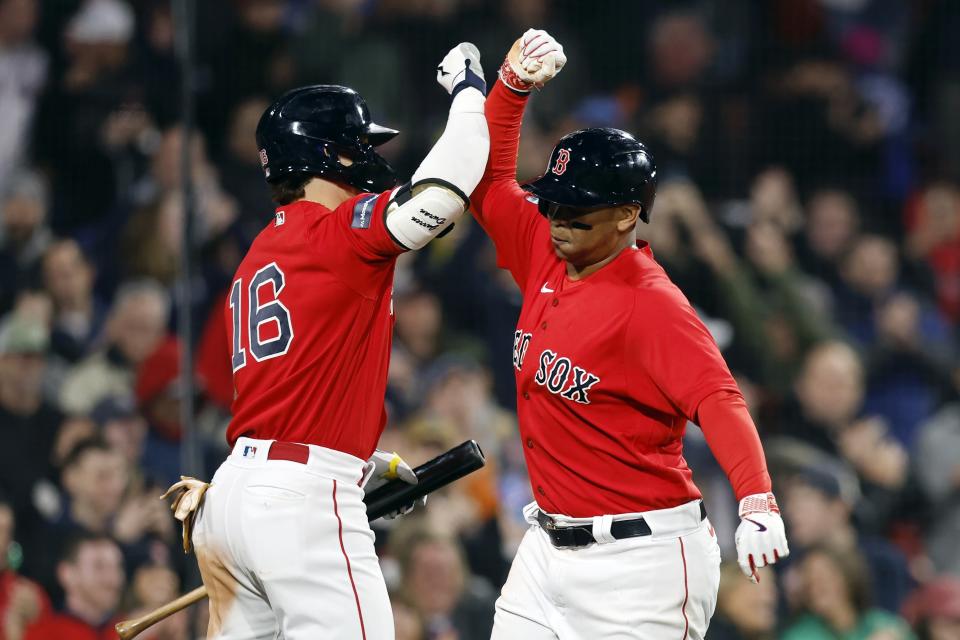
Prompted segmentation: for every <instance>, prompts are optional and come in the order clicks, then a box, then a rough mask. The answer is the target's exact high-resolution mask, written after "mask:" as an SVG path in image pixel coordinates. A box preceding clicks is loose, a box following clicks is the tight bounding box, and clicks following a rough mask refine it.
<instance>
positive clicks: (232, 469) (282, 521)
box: [178, 43, 489, 640]
mask: <svg viewBox="0 0 960 640" xmlns="http://www.w3.org/2000/svg"><path fill="white" fill-rule="evenodd" d="M437 81H438V82H439V83H440V84H441V85H442V86H443V87H444V88H445V89H446V90H447V91H448V92H450V94H451V96H452V104H451V107H450V114H449V118H448V120H447V125H446V129H445V131H444V133H443V135H442V136H441V137H440V139H439V140H438V141H437V143H436V145H435V146H434V147H433V149H432V150H431V151H430V153H429V154H428V155H427V157H426V158H425V159H424V160H423V163H422V164H421V165H420V167H419V168H418V169H417V171H416V172H415V173H414V175H413V178H412V181H411V182H410V183H408V184H406V185H404V186H402V187H399V188H393V185H394V183H395V180H394V177H393V171H392V169H391V168H390V166H389V165H388V164H387V163H386V161H385V160H383V158H381V157H380V156H379V155H377V153H376V151H375V150H374V147H376V146H377V145H379V144H381V143H383V142H386V141H387V140H389V139H390V138H392V137H393V136H395V135H396V134H397V131H394V130H392V129H387V128H385V127H381V126H380V125H377V124H374V123H373V122H372V121H371V119H370V114H369V111H368V109H367V106H366V104H365V102H364V101H363V99H362V98H361V97H360V96H359V95H358V94H357V93H356V92H354V91H353V90H351V89H347V88H346V87H339V86H329V85H321V86H312V87H303V88H300V89H296V90H294V91H291V92H289V93H287V94H286V95H284V96H283V97H281V98H280V99H279V100H277V102H275V103H274V104H273V105H272V106H271V107H270V108H269V109H268V110H267V111H266V112H265V113H264V115H263V117H262V118H261V120H260V123H259V125H258V127H257V144H258V147H259V149H260V160H261V163H262V164H263V167H264V171H265V173H266V179H267V181H268V182H269V183H270V185H271V188H272V191H273V197H274V200H275V201H276V202H277V203H278V205H279V207H278V208H277V210H276V212H275V214H274V216H273V218H272V220H271V221H270V223H269V224H268V225H267V227H266V228H265V229H264V230H263V231H262V232H261V233H260V235H259V236H258V237H257V238H256V240H255V241H254V242H253V245H252V246H251V248H250V250H249V252H248V253H247V255H246V257H245V258H244V259H243V262H242V263H241V264H240V266H239V268H238V269H237V273H236V275H235V277H234V281H233V286H232V288H231V290H230V295H229V299H228V304H227V306H226V309H225V321H226V323H227V327H228V334H229V337H230V340H231V345H232V355H231V357H232V363H233V373H234V387H235V398H234V402H233V419H232V420H231V422H230V426H229V428H228V432H227V438H228V440H229V442H230V444H231V445H232V446H233V451H232V453H231V454H230V456H229V457H228V458H227V460H226V461H225V462H224V463H223V464H222V465H221V466H220V468H219V469H218V470H217V472H216V475H215V476H214V478H213V481H212V482H211V484H210V487H209V490H207V491H206V495H205V497H204V500H203V503H202V506H201V507H200V509H199V511H198V513H197V515H196V521H195V522H194V530H193V535H192V539H193V545H194V548H195V549H196V553H197V559H198V562H199V564H200V568H201V573H202V575H203V581H204V584H205V585H206V587H207V591H208V593H209V596H210V612H211V616H210V626H209V629H208V635H207V637H208V638H217V639H222V640H248V639H249V640H253V639H263V640H266V639H268V638H269V639H273V638H276V637H283V638H285V639H286V640H317V639H320V638H323V639H325V640H329V639H344V640H346V639H349V640H358V639H370V640H381V639H384V638H393V637H394V631H393V617H392V614H391V609H390V602H389V600H388V598H387V590H386V587H385V585H384V582H383V576H382V574H381V572H380V567H379V564H378V562H377V556H376V555H375V553H374V547H373V539H374V536H373V533H372V532H371V531H370V527H369V525H368V522H367V516H366V508H365V506H364V504H363V493H364V487H365V488H366V489H367V490H370V489H371V488H373V486H374V485H375V484H378V483H379V484H382V482H384V481H386V479H387V478H391V477H397V475H399V476H400V477H401V478H403V479H405V480H407V481H408V482H416V476H415V475H413V473H412V471H411V470H410V468H409V467H408V466H406V465H405V464H402V462H401V461H400V459H399V457H398V456H396V455H395V454H382V453H375V446H376V443H377V441H378V439H379V438H380V434H381V432H382V430H383V428H384V424H385V421H386V414H385V411H384V403H383V400H384V393H385V389H386V384H387V365H388V361H389V355H390V341H391V334H392V329H393V312H392V303H391V294H392V286H393V272H394V264H395V261H396V258H397V256H398V255H399V254H401V253H403V252H404V251H407V250H412V249H419V248H421V247H423V246H424V245H426V244H427V243H428V242H429V241H430V240H431V239H433V238H434V237H436V236H438V235H440V234H442V233H443V231H444V230H445V229H447V228H449V227H450V225H451V224H453V221H454V220H455V219H456V218H457V217H458V216H460V215H462V214H463V212H464V211H465V209H466V207H467V204H468V199H467V194H469V193H471V192H472V191H473V189H474V187H475V186H476V184H477V182H478V181H479V179H480V176H481V174H482V173H483V169H484V166H485V164H486V160H487V154H488V142H489V140H488V135H487V126H486V121H485V119H484V114H483V110H484V101H485V97H484V96H485V93H486V91H485V84H484V80H483V71H482V70H481V68H480V61H479V53H478V52H477V50H476V47H474V46H473V45H471V44H467V43H463V44H460V45H458V46H457V47H455V48H454V49H452V50H451V51H450V53H449V54H447V56H446V57H445V58H444V59H443V61H442V62H441V64H440V66H439V68H438V71H437ZM197 501H198V500H194V502H197ZM182 504H186V503H182ZM180 515H182V514H180V513H179V510H178V517H179V516H180Z"/></svg>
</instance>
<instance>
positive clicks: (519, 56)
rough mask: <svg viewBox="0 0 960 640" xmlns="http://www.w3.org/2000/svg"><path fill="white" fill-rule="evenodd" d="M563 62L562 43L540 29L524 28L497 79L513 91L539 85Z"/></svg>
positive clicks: (561, 67)
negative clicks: (524, 30) (524, 31)
mask: <svg viewBox="0 0 960 640" xmlns="http://www.w3.org/2000/svg"><path fill="white" fill-rule="evenodd" d="M565 64H567V56H566V55H565V54H564V53H563V45H562V44H560V43H559V42H557V39H556V38H554V37H553V36H551V35H550V34H549V33H547V32H546V31H544V30H542V29H527V31H526V33H524V34H523V35H522V36H521V37H520V39H519V40H517V41H516V42H515V43H514V44H513V47H511V49H510V52H509V53H507V58H506V60H504V61H503V65H502V66H501V67H500V80H502V81H503V83H504V84H506V85H507V86H508V87H510V88H511V89H513V90H515V91H522V92H527V91H530V89H532V88H533V87H538V88H539V87H542V86H543V85H545V84H546V83H547V82H549V81H550V80H551V79H553V78H554V76H556V75H557V74H558V73H560V70H561V69H563V66H564V65H565Z"/></svg>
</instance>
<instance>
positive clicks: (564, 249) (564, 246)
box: [550, 238, 578, 260]
mask: <svg viewBox="0 0 960 640" xmlns="http://www.w3.org/2000/svg"><path fill="white" fill-rule="evenodd" d="M550 241H551V243H552V244H553V251H554V253H556V254H557V257H558V258H563V259H564V260H569V259H570V258H572V257H573V256H575V255H576V254H577V253H578V251H577V249H576V247H575V246H574V245H573V243H572V242H569V241H567V240H558V239H556V238H551V239H550Z"/></svg>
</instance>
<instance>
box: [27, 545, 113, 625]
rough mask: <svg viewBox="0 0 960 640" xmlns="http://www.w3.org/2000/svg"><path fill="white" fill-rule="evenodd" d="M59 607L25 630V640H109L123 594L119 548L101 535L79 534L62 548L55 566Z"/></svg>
mask: <svg viewBox="0 0 960 640" xmlns="http://www.w3.org/2000/svg"><path fill="white" fill-rule="evenodd" d="M57 581H58V582H59V584H60V586H61V587H62V588H63V591H64V602H63V608H62V609H61V610H60V611H59V612H58V613H55V614H51V615H48V616H44V617H42V618H40V619H39V620H38V621H37V622H36V623H34V624H33V625H31V626H30V627H29V628H28V629H27V633H26V636H25V640H65V639H66V638H70V640H113V639H114V638H116V637H117V632H116V631H114V628H113V627H114V624H116V623H117V622H118V620H117V619H116V618H115V617H114V616H115V615H116V613H117V607H118V606H119V605H120V598H121V596H122V595H123V586H124V570H123V555H122V554H121V553H120V548H119V547H118V546H117V543H116V542H114V541H113V540H112V539H111V538H110V537H109V536H107V535H104V534H94V533H81V534H77V535H75V536H74V537H73V538H71V539H70V541H69V542H68V543H67V544H66V546H65V547H64V550H63V553H62V554H61V555H60V562H59V563H58V564H57Z"/></svg>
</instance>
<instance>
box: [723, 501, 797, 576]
mask: <svg viewBox="0 0 960 640" xmlns="http://www.w3.org/2000/svg"><path fill="white" fill-rule="evenodd" d="M735 540H736V543H737V564H739V565H740V570H741V571H743V575H745V576H747V577H748V578H750V580H751V581H752V582H760V576H759V574H758V573H757V570H758V569H760V568H761V567H765V566H767V565H769V564H774V563H775V562H777V560H779V559H780V558H786V557H787V556H788V555H790V548H789V547H787V532H786V530H785V529H784V528H783V519H782V518H781V517H780V508H779V507H778V506H777V499H776V498H774V497H773V494H772V493H755V494H753V495H749V496H747V497H746V498H744V499H743V500H741V501H740V526H739V527H737V534H736V536H735Z"/></svg>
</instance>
